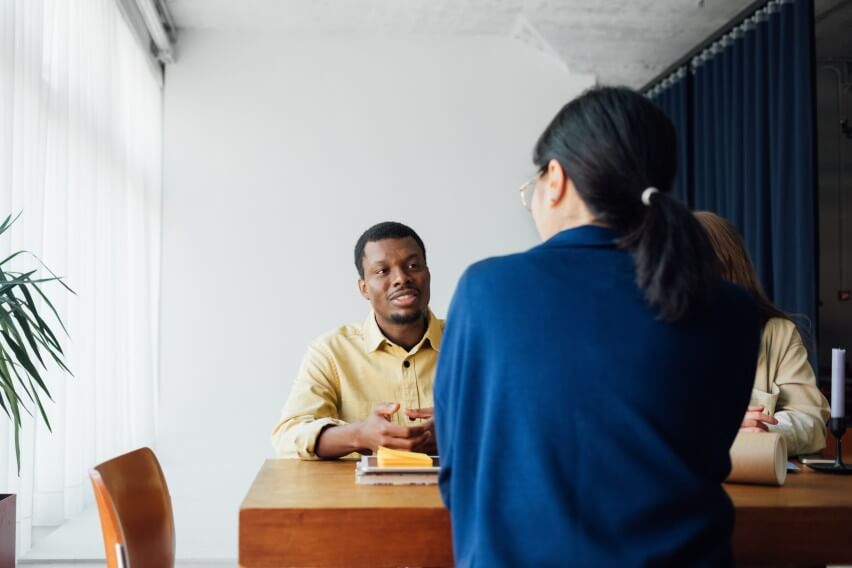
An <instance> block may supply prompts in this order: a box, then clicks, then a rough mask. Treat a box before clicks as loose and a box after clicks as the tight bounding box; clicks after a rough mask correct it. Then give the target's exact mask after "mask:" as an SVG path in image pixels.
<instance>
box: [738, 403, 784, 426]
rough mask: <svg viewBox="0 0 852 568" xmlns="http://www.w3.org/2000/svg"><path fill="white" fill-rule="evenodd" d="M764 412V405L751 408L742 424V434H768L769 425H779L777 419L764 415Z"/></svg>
mask: <svg viewBox="0 0 852 568" xmlns="http://www.w3.org/2000/svg"><path fill="white" fill-rule="evenodd" d="M763 410H764V407H763V405H760V406H749V407H748V410H746V413H745V416H744V417H743V422H742V424H740V432H768V431H769V426H768V425H769V424H773V425H774V424H778V421H777V420H776V419H774V418H773V417H772V416H770V415H768V414H764V412H763Z"/></svg>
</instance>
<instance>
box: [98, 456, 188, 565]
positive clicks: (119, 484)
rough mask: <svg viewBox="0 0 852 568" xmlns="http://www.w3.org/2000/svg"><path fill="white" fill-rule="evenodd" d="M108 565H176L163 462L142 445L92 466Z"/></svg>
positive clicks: (173, 529) (170, 505) (171, 519)
mask: <svg viewBox="0 0 852 568" xmlns="http://www.w3.org/2000/svg"><path fill="white" fill-rule="evenodd" d="M89 478H90V479H91V480H92V486H93V487H94V489H95V499H96V501H97V503H98V513H99V515H100V518H101V528H102V529H103V534H104V547H105V548H106V560H107V566H108V568H172V567H173V566H174V563H175V525H174V517H173V514H172V500H171V497H170V496H169V489H168V487H167V486H166V479H165V478H164V477H163V470H162V469H160V462H158V461H157V456H155V455H154V452H152V451H151V449H150V448H140V449H138V450H134V451H132V452H130V453H127V454H124V455H121V456H118V457H117V458H114V459H111V460H109V461H105V462H103V463H102V464H100V465H97V466H95V468H94V469H91V470H89Z"/></svg>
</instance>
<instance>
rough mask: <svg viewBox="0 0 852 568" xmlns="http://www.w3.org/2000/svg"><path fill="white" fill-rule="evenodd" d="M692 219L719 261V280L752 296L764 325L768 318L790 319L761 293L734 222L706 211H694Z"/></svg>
mask: <svg viewBox="0 0 852 568" xmlns="http://www.w3.org/2000/svg"><path fill="white" fill-rule="evenodd" d="M695 217H696V218H697V219H698V222H699V223H701V226H702V227H704V231H705V232H706V233H707V236H708V238H709V239H710V244H711V245H712V246H713V250H714V251H715V252H716V256H717V257H718V258H719V265H720V270H721V272H722V278H724V279H725V280H727V281H729V282H733V283H734V284H737V285H738V286H742V287H743V288H745V289H746V290H748V291H749V292H750V293H751V295H752V296H754V299H755V300H756V301H757V304H758V307H759V308H760V313H761V316H762V317H761V319H762V320H763V323H764V324H765V323H766V322H767V321H768V320H769V319H771V318H784V319H788V320H789V319H790V316H788V315H787V314H786V313H784V311H783V310H781V309H780V308H779V307H778V306H776V305H775V304H773V303H772V302H771V301H770V300H769V298H768V297H767V296H766V292H764V291H763V286H761V285H760V280H759V279H758V278H757V273H756V272H755V270H754V265H753V264H752V263H751V258H749V255H748V251H747V250H746V248H745V243H744V242H743V238H742V236H741V235H740V232H739V231H738V230H737V228H736V227H735V226H734V225H733V223H731V222H730V221H728V220H727V219H724V218H723V217H720V216H719V215H716V214H715V213H711V212H709V211H696V212H695Z"/></svg>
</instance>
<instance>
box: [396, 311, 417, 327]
mask: <svg viewBox="0 0 852 568" xmlns="http://www.w3.org/2000/svg"><path fill="white" fill-rule="evenodd" d="M425 317H426V312H425V311H421V312H414V313H412V314H398V313H393V314H391V315H390V318H389V319H390V320H391V322H393V323H395V324H397V325H408V324H410V323H414V322H416V321H417V320H419V319H423V318H425Z"/></svg>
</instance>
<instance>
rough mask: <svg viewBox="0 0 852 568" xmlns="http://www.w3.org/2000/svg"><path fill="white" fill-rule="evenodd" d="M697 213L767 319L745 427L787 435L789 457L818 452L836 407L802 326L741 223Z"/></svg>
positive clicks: (728, 274)
mask: <svg viewBox="0 0 852 568" xmlns="http://www.w3.org/2000/svg"><path fill="white" fill-rule="evenodd" d="M695 216H696V217H697V218H698V220H699V221H700V222H701V225H702V226H703V227H704V229H705V230H706V231H707V234H708V235H709V236H710V242H711V243H712V244H713V248H714V250H715V251H716V255H717V256H718V257H719V260H720V263H721V270H722V275H723V276H724V277H725V278H726V279H727V280H729V281H731V282H733V283H734V284H738V285H740V286H742V287H743V288H745V289H746V290H748V291H750V292H751V293H752V295H753V296H754V298H755V300H757V303H758V305H759V306H760V313H761V317H762V319H763V321H764V324H763V334H762V336H761V340H760V353H759V354H758V358H757V372H756V374H755V377H754V387H753V388H752V391H751V403H750V404H749V407H748V411H747V412H746V414H745V417H744V418H743V423H742V426H741V427H740V430H741V431H742V430H746V431H754V432H767V431H770V432H777V433H779V434H781V435H782V436H783V437H784V441H785V442H786V443H787V452H788V454H789V455H800V454H809V453H813V452H818V451H819V450H821V449H823V448H824V447H825V421H826V420H828V416H829V413H830V410H829V406H828V401H827V400H826V399H825V397H824V396H823V395H822V393H821V392H820V391H819V389H818V388H817V386H816V377H815V376H814V371H813V369H812V368H811V365H810V363H809V362H808V351H807V349H805V346H804V345H803V343H802V337H801V336H800V335H799V331H798V330H797V329H796V325H795V324H794V323H793V322H792V321H791V320H790V317H789V316H788V315H787V314H785V313H784V312H782V311H781V310H780V309H778V307H777V306H775V305H774V304H773V303H772V302H770V301H769V299H768V298H767V297H766V294H765V293H764V292H763V288H762V287H761V285H760V282H758V279H757V275H756V274H755V272H754V267H753V266H752V264H751V260H750V259H749V256H748V252H746V249H745V246H744V244H743V240H742V237H741V236H740V234H739V232H738V231H737V229H736V227H734V226H733V225H732V224H731V223H729V222H728V221H726V220H725V219H723V218H721V217H719V216H718V215H716V214H714V213H709V212H707V211H699V212H697V213H696V214H695Z"/></svg>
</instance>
